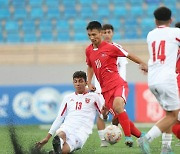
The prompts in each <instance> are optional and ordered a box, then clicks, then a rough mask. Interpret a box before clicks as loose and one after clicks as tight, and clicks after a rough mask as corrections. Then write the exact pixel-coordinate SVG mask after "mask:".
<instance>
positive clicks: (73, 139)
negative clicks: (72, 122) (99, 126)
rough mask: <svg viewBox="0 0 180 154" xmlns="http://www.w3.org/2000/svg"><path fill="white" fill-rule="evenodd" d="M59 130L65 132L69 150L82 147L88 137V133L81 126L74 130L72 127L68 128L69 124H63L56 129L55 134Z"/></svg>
mask: <svg viewBox="0 0 180 154" xmlns="http://www.w3.org/2000/svg"><path fill="white" fill-rule="evenodd" d="M61 131H63V132H64V133H65V134H66V143H67V144H68V145H69V147H70V152H72V151H74V150H77V149H80V148H82V147H83V145H84V144H85V142H86V140H87V138H88V137H89V135H88V134H87V133H86V132H85V131H83V130H82V129H81V128H79V129H77V130H75V129H74V128H70V127H69V126H67V125H63V124H62V125H61V127H60V128H59V129H58V130H57V131H56V134H58V133H59V132H61Z"/></svg>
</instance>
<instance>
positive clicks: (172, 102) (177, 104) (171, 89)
mask: <svg viewBox="0 0 180 154" xmlns="http://www.w3.org/2000/svg"><path fill="white" fill-rule="evenodd" d="M149 88H150V90H151V92H152V93H153V94H154V95H155V97H156V99H157V100H158V102H159V103H160V105H161V106H162V108H163V109H164V110H165V111H174V110H178V109H180V99H179V94H178V87H177V84H158V85H150V86H149Z"/></svg>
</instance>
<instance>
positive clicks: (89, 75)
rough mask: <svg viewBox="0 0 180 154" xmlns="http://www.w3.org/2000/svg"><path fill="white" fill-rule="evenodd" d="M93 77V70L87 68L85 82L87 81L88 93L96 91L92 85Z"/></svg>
mask: <svg viewBox="0 0 180 154" xmlns="http://www.w3.org/2000/svg"><path fill="white" fill-rule="evenodd" d="M93 75H94V71H93V68H92V67H90V66H88V68H87V80H88V83H87V84H88V88H89V90H90V91H95V90H96V87H95V86H94V85H93V84H92V78H93Z"/></svg>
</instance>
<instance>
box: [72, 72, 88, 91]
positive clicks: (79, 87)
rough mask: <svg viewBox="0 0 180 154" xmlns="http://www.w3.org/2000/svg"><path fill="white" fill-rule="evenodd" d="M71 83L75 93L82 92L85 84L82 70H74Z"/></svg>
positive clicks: (85, 77) (85, 80)
mask: <svg viewBox="0 0 180 154" xmlns="http://www.w3.org/2000/svg"><path fill="white" fill-rule="evenodd" d="M73 84H74V88H75V89H76V92H77V93H79V94H82V93H84V92H85V89H86V85H87V76H86V73H85V72H83V71H76V72H75V73H74V74H73Z"/></svg>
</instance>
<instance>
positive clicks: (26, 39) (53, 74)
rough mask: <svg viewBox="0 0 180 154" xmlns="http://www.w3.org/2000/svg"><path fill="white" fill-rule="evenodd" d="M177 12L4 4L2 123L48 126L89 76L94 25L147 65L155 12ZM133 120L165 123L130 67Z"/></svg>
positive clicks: (148, 0) (165, 2)
mask: <svg viewBox="0 0 180 154" xmlns="http://www.w3.org/2000/svg"><path fill="white" fill-rule="evenodd" d="M159 6H167V7H169V8H170V9H171V10H172V14H173V15H172V17H173V23H172V26H174V24H175V23H176V22H177V21H180V16H179V15H180V0H87V1H86V0H0V124H3V125H4V124H7V123H8V122H13V123H15V124H46V123H51V122H52V121H53V119H54V118H55V116H56V113H57V111H58V107H59V105H60V102H61V100H62V99H63V96H64V95H65V94H67V93H69V92H72V91H73V86H72V74H73V73H74V72H75V71H77V70H84V71H86V63H85V48H86V46H87V45H88V44H89V43H90V42H89V40H88V37H87V34H86V26H87V23H88V22H89V21H91V20H98V21H100V22H101V23H102V24H106V23H110V24H112V25H113V26H114V28H115V35H114V41H115V42H117V43H120V44H121V45H122V46H123V47H124V48H125V49H127V50H128V51H129V52H132V53H134V54H136V55H137V56H139V57H141V58H142V59H143V60H144V61H146V62H147V60H148V51H147V45H146V36H147V33H148V32H149V31H150V30H152V29H153V28H154V27H155V24H154V17H153V11H154V10H155V9H156V8H157V7H159ZM127 81H128V83H129V88H130V93H129V98H128V103H127V111H128V113H129V116H130V118H131V120H133V121H137V122H154V121H157V120H158V119H159V118H161V117H162V116H163V114H164V113H163V111H162V109H161V108H160V106H159V105H158V103H157V100H156V99H155V98H154V96H153V95H152V94H151V93H150V91H149V89H148V87H147V76H146V75H143V74H142V72H141V71H139V69H138V66H137V65H136V64H133V63H132V62H129V63H128V65H127Z"/></svg>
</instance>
